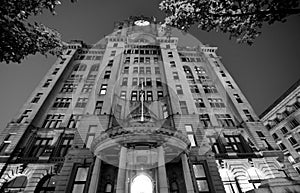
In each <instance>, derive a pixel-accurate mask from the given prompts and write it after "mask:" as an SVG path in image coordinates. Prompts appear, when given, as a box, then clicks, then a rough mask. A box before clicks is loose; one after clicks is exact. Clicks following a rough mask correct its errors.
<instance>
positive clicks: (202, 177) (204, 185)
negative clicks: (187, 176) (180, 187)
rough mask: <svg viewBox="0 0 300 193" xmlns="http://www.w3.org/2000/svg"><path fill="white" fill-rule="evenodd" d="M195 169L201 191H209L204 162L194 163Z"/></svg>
mask: <svg viewBox="0 0 300 193" xmlns="http://www.w3.org/2000/svg"><path fill="white" fill-rule="evenodd" d="M193 171H194V174H195V178H196V183H197V187H198V191H199V192H209V187H208V181H207V176H206V171H205V168H204V164H193Z"/></svg>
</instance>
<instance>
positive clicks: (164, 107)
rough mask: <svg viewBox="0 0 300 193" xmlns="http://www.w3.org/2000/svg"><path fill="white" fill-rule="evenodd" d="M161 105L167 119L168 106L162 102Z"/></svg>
mask: <svg viewBox="0 0 300 193" xmlns="http://www.w3.org/2000/svg"><path fill="white" fill-rule="evenodd" d="M161 107H162V113H163V118H164V119H166V118H167V117H168V116H169V112H168V106H167V104H163V103H162V104H161Z"/></svg>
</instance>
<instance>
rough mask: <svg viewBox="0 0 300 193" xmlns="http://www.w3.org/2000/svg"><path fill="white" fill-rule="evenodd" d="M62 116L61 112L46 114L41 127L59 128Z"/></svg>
mask: <svg viewBox="0 0 300 193" xmlns="http://www.w3.org/2000/svg"><path fill="white" fill-rule="evenodd" d="M63 118H64V115H63V114H48V115H47V116H46V119H45V121H44V123H43V126H42V127H43V128H59V127H60V124H61V123H62V120H63Z"/></svg>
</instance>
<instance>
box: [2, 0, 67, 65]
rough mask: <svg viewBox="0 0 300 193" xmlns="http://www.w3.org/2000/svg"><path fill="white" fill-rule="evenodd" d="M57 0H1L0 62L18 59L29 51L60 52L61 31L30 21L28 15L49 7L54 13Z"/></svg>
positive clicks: (56, 53) (16, 60) (33, 14)
mask: <svg viewBox="0 0 300 193" xmlns="http://www.w3.org/2000/svg"><path fill="white" fill-rule="evenodd" d="M59 4H60V2H59V1H57V0H2V1H1V4H0V12H1V14H0V31H1V36H0V41H1V44H0V62H3V61H5V62H6V63H9V62H18V63H20V62H21V60H22V59H24V58H25V57H26V56H28V55H30V54H36V53H41V54H43V55H46V54H47V53H50V54H52V55H59V54H60V53H61V52H62V49H63V42H62V40H61V36H60V34H59V33H58V32H57V31H55V30H53V29H50V28H48V27H46V26H44V25H43V24H39V23H36V22H34V23H33V24H32V23H29V22H28V21H27V20H28V17H30V16H35V15H37V14H41V13H42V12H43V11H44V10H49V11H50V12H51V13H52V14H55V7H56V6H57V5H59Z"/></svg>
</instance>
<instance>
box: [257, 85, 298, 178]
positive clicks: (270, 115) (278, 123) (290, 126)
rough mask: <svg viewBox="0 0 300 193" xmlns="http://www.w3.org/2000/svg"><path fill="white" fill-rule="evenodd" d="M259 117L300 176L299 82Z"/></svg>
mask: <svg viewBox="0 0 300 193" xmlns="http://www.w3.org/2000/svg"><path fill="white" fill-rule="evenodd" d="M260 117H261V121H262V122H263V123H264V125H265V127H266V128H267V129H268V130H269V132H270V134H271V135H272V137H273V138H274V140H275V141H276V143H277V145H278V146H279V148H280V149H281V150H282V151H283V153H284V155H285V156H287V157H288V159H289V161H290V162H291V163H292V164H293V166H294V168H295V169H296V170H297V171H298V173H299V174H300V127H299V125H300V80H298V81H297V82H296V83H295V84H293V85H292V86H291V88H289V89H288V90H287V91H286V92H285V93H284V94H283V95H281V96H280V97H279V98H278V99H277V100H276V101H275V102H274V103H273V104H272V105H271V106H270V107H269V108H268V109H266V110H265V111H264V112H263V113H262V114H261V115H260Z"/></svg>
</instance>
